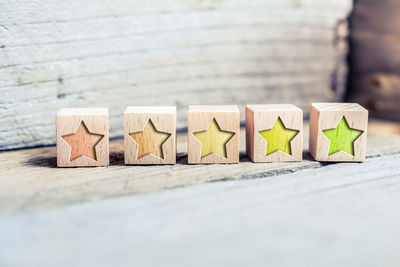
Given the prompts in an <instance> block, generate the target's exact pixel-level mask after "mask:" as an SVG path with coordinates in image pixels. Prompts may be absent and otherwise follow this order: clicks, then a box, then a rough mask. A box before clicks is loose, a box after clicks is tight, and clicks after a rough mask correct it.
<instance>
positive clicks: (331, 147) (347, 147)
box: [309, 103, 368, 162]
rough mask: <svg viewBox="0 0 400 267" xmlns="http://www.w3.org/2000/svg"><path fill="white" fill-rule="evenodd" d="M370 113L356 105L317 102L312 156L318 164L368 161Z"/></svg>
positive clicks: (313, 114) (312, 126) (312, 113)
mask: <svg viewBox="0 0 400 267" xmlns="http://www.w3.org/2000/svg"><path fill="white" fill-rule="evenodd" d="M367 128H368V110H366V109H365V108H363V107H362V106H360V105H359V104H355V103H313V104H311V108H310V148H309V150H310V153H311V155H312V156H313V157H314V159H315V160H317V161H356V162H360V161H364V160H365V151H366V148H367Z"/></svg>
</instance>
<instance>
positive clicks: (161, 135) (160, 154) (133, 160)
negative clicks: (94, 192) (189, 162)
mask: <svg viewBox="0 0 400 267" xmlns="http://www.w3.org/2000/svg"><path fill="white" fill-rule="evenodd" d="M124 143H125V164H133V165H135V164H136V165H137V164H140V165H151V164H175V163H176V107H128V108H127V109H126V110H125V113H124Z"/></svg>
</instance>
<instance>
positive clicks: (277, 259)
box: [0, 143, 400, 267]
mask: <svg viewBox="0 0 400 267" xmlns="http://www.w3.org/2000/svg"><path fill="white" fill-rule="evenodd" d="M398 144H399V143H397V145H398ZM398 147H399V146H398ZM398 147H397V148H398ZM19 153H21V152H19ZM14 154H15V153H14ZM0 157H1V154H0ZM18 157H19V156H18ZM20 159H21V158H20ZM399 161H400V154H396V155H387V156H380V157H373V158H369V159H367V160H366V161H365V162H364V163H362V164H359V163H337V164H328V165H325V166H323V167H322V166H321V168H311V169H308V170H302V171H295V172H294V173H293V172H289V171H288V172H287V173H286V174H284V175H279V176H273V175H270V176H268V175H267V174H268V173H265V175H264V176H260V177H259V178H264V179H247V180H242V181H223V182H217V183H208V184H203V185H199V186H191V187H185V188H175V189H173V190H168V191H164V192H157V193H151V194H143V195H134V196H126V197H118V198H109V199H107V200H99V198H101V192H100V191H97V190H95V189H94V188H93V186H95V184H94V183H89V184H88V185H85V184H82V185H81V187H82V188H85V189H86V190H89V188H92V191H91V192H92V194H93V197H94V198H96V197H97V198H96V200H95V201H87V202H86V203H75V204H74V205H69V206H61V204H62V202H58V205H57V206H56V208H53V209H42V210H40V211H30V212H24V211H21V210H18V211H16V212H9V213H1V214H0V236H1V239H0V249H1V252H2V253H0V262H1V263H2V265H3V266H43V267H47V266H49V267H50V266H61V267H64V266H66V267H67V266H68V267H70V266H77V267H81V266H82V267H87V266H99V267H103V266H110V267H113V266H150V267H151V266H157V267H159V266H166V267H176V266H195V267H204V266H210V267H225V266H226V267H242V266H260V267H261V266H280V267H293V266H297V267H310V266H324V267H337V266H351V267H376V266H380V267H394V266H399V265H400V255H399V253H398V248H399V247H400V240H399V238H398V237H399V235H400V224H399V221H400V209H399V205H400V175H399V173H400V165H399V164H398V163H399ZM0 164H4V162H3V161H2V162H1V163H0ZM292 164H296V163H292ZM252 165H259V164H252ZM229 166H234V165H229ZM167 167H168V166H163V169H165V170H166V169H167ZM192 167H193V166H192ZM208 167H210V166H208ZM110 168H112V167H110ZM204 168H205V166H203V169H204ZM135 169H136V167H133V169H131V170H130V173H132V172H134V170H135ZM2 170H3V169H2ZM226 170H228V169H226ZM166 171H167V170H166ZM196 173H197V174H199V175H200V176H197V178H200V177H204V175H208V172H206V171H204V172H203V174H200V173H199V171H197V172H196ZM283 173H284V172H283ZM120 174H121V175H120V176H119V177H115V179H114V182H115V183H117V181H121V182H126V180H127V179H128V176H127V175H126V173H124V174H122V173H120ZM269 174H271V173H269ZM132 176H133V175H132ZM31 177H32V180H31V181H30V183H34V182H33V181H34V180H38V179H37V178H36V177H35V176H31ZM192 177H193V176H192ZM99 178H100V177H99ZM103 178H104V177H103ZM165 178H167V177H163V179H165ZM186 178H189V176H188V177H186ZM0 179H1V178H0ZM61 179H62V180H63V181H66V179H65V178H61ZM167 179H168V178H167ZM10 180H11V178H10ZM70 180H71V179H70ZM143 180H145V178H144V177H143ZM109 181H110V180H109ZM131 181H132V180H131ZM37 182H39V183H41V182H40V181H37ZM151 182H154V180H152V181H151ZM97 183H101V179H99V180H97ZM126 183H127V187H129V186H130V182H126ZM120 185H121V187H119V186H117V185H116V184H115V186H110V187H109V190H111V188H114V189H115V190H120V191H121V192H122V191H124V188H123V186H122V183H121V184H120ZM68 187H69V186H68V185H67V184H65V186H63V189H66V188H68ZM0 190H1V191H3V190H4V184H3V183H2V186H1V187H0ZM20 190H26V188H25V187H22V188H21V187H20V188H19V190H16V192H19V191H20ZM49 191H51V190H49V188H47V190H43V191H42V192H40V193H39V194H38V195H37V196H36V197H35V198H27V199H29V200H37V198H38V197H39V196H41V197H43V194H45V195H49ZM96 191H97V193H96ZM81 192H82V191H81V190H79V191H77V192H76V193H77V195H78V196H82V195H81ZM59 193H61V194H62V191H61V190H60V191H59ZM103 193H105V192H104V191H103ZM2 194H3V193H2ZM49 200H51V199H49ZM59 200H60V199H59ZM10 204H12V203H10ZM0 205H1V206H2V210H3V207H4V206H5V203H4V198H3V199H2V201H1V202H0ZM26 205H32V204H29V201H27V202H26ZM25 207H27V206H25ZM66 252H67V253H66ZM21 255H23V257H21ZM71 255H74V256H73V257H71Z"/></svg>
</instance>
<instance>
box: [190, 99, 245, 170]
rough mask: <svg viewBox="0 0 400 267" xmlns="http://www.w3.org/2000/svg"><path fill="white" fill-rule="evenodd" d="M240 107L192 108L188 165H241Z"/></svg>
mask: <svg viewBox="0 0 400 267" xmlns="http://www.w3.org/2000/svg"><path fill="white" fill-rule="evenodd" d="M239 131H240V113H239V108H238V107H237V106H189V113H188V163H189V164H196V163H239Z"/></svg>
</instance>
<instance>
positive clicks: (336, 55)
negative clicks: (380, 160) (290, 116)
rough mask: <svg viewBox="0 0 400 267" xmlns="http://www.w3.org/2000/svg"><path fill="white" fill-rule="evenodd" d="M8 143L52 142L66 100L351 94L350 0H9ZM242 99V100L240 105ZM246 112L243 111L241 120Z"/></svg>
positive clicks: (304, 102) (5, 5)
mask: <svg viewBox="0 0 400 267" xmlns="http://www.w3.org/2000/svg"><path fill="white" fill-rule="evenodd" d="M0 6H1V10H2V12H1V13H0V77H1V79H0V96H1V97H0V112H1V115H2V116H1V123H0V150H5V149H11V148H20V147H26V146H35V145H48V144H54V142H55V140H54V135H55V132H54V126H53V124H54V119H53V118H54V116H55V115H56V114H55V113H56V111H57V110H59V109H60V108H62V107H71V106H73V107H75V106H80V107H85V106H107V107H109V108H110V135H111V137H116V136H123V131H122V128H121V125H122V124H123V119H122V117H121V114H122V113H123V111H124V108H125V107H126V106H130V105H176V106H177V107H178V109H177V112H178V113H177V118H178V121H177V126H178V128H184V127H187V124H186V122H187V109H186V107H187V105H189V104H247V103H271V102H273V103H282V102H287V103H294V104H296V105H298V106H300V107H302V108H306V107H307V106H308V104H309V103H310V102H311V101H327V100H334V99H337V98H341V95H342V94H343V92H344V86H345V79H346V72H347V65H346V63H345V59H346V54H347V50H348V48H347V39H346V38H347V36H348V33H347V22H346V20H345V19H346V17H347V16H348V14H349V12H350V11H351V7H352V1H351V0H340V1H334V2H329V3H321V1H320V0H301V1H293V0H272V1H263V0H252V1H245V2H243V1H241V0H232V1H200V0H189V1H180V0H168V1H165V0H156V1H152V2H151V3H150V2H146V1H145V2H143V1H140V0H134V1H127V0H117V1H109V0H99V1H96V2H95V3H92V4H91V5H90V6H87V5H86V3H84V2H82V1H79V0H71V1H68V3H60V2H59V1H56V0H40V1H39V0H33V1H27V0H23V1H15V0H12V1H5V0H0ZM243 110H244V107H242V111H243ZM242 120H244V116H243V117H242Z"/></svg>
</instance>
